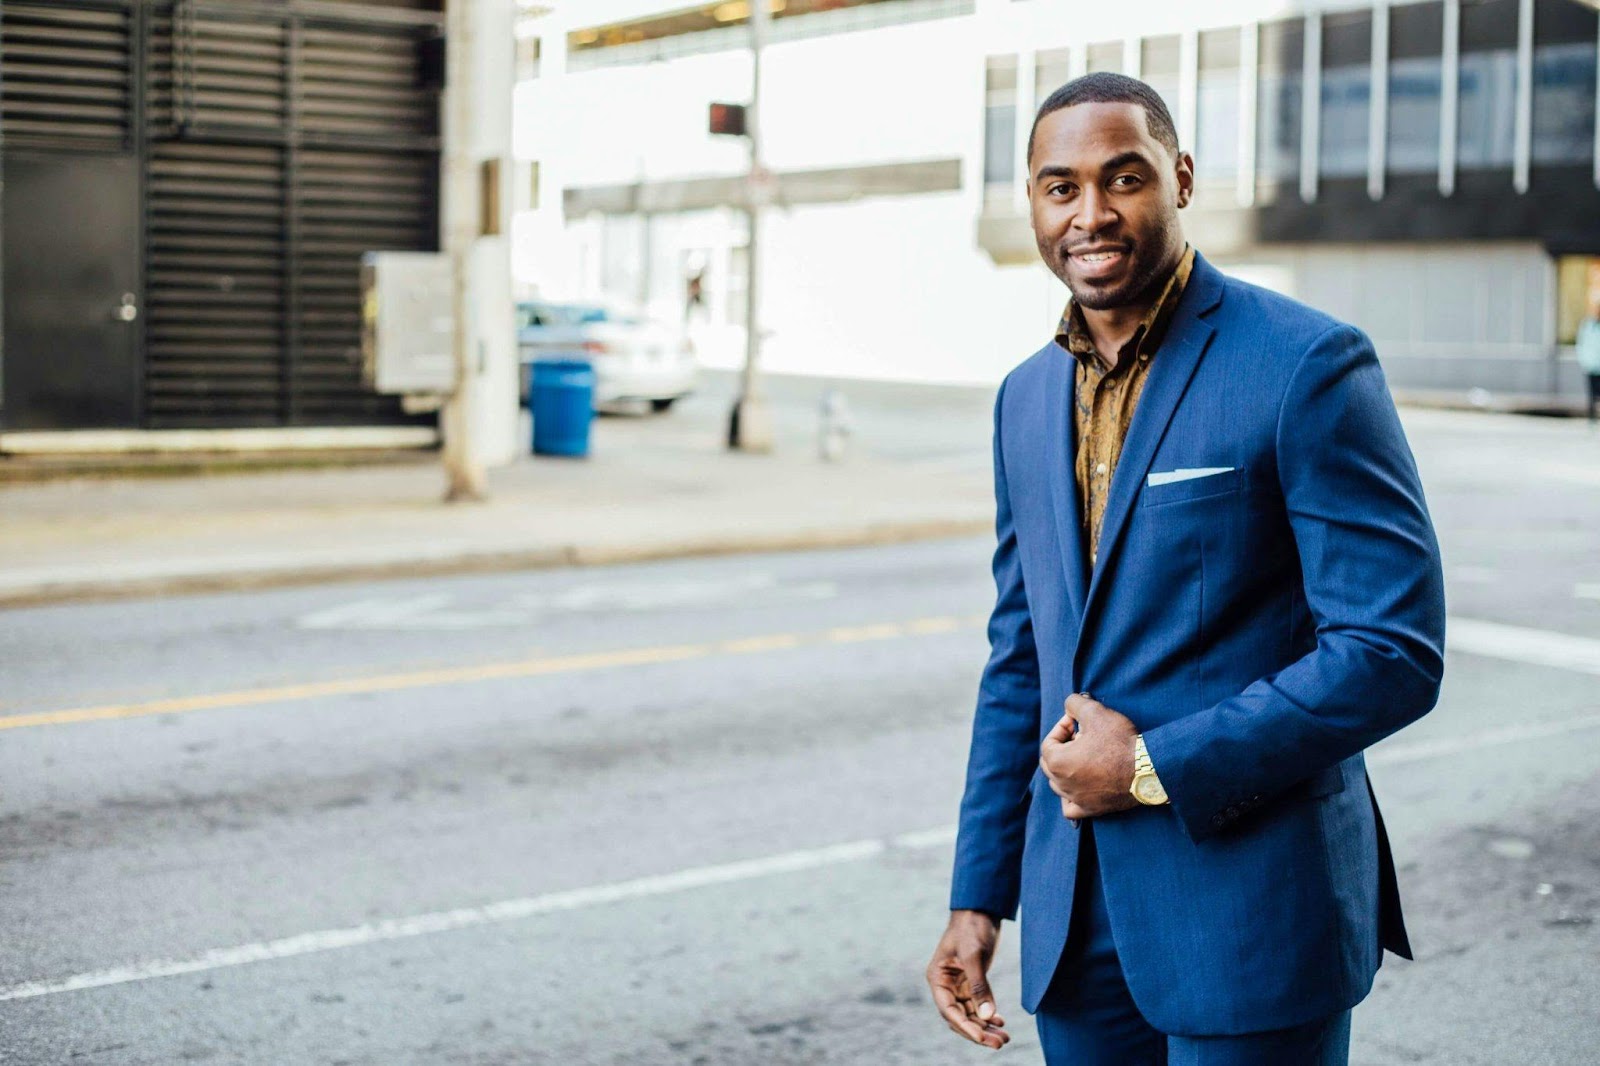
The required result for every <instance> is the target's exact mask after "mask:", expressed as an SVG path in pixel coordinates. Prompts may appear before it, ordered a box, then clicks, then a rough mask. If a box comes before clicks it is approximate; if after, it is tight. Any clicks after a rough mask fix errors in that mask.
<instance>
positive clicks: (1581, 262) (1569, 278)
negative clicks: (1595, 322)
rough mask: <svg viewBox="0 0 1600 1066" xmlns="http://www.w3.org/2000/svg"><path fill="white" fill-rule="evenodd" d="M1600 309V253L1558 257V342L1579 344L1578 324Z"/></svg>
mask: <svg viewBox="0 0 1600 1066" xmlns="http://www.w3.org/2000/svg"><path fill="white" fill-rule="evenodd" d="M1596 308H1600V256H1590V255H1564V256H1561V257H1560V258H1558V259H1557V260H1556V342H1557V343H1558V344H1576V343H1577V342H1578V324H1579V323H1580V322H1582V321H1583V320H1584V319H1585V318H1587V317H1588V316H1589V315H1590V314H1591V313H1593V311H1594V310H1595V309H1596Z"/></svg>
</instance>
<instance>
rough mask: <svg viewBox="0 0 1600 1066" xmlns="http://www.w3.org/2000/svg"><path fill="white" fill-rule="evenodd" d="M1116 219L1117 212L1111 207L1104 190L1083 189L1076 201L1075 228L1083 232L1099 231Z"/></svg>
mask: <svg viewBox="0 0 1600 1066" xmlns="http://www.w3.org/2000/svg"><path fill="white" fill-rule="evenodd" d="M1116 221H1117V214H1116V212H1115V211H1113V210H1112V209H1111V201H1110V199H1109V198H1108V197H1107V196H1106V194H1105V193H1104V191H1102V190H1100V189H1096V188H1093V187H1091V188H1087V189H1085V190H1083V195H1082V197H1080V199H1079V201H1078V217H1077V219H1076V220H1075V223H1076V228H1078V229H1080V230H1083V231H1084V232H1085V233H1099V232H1100V231H1101V230H1103V229H1105V228H1106V227H1108V226H1110V225H1112V224H1114V223H1115V222H1116Z"/></svg>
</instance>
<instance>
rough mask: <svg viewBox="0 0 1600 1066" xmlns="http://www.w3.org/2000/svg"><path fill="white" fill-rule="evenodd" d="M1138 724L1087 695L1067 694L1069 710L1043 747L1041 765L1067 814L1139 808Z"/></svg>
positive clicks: (1082, 815)
mask: <svg viewBox="0 0 1600 1066" xmlns="http://www.w3.org/2000/svg"><path fill="white" fill-rule="evenodd" d="M1137 735H1138V730H1136V729H1134V727H1133V723H1132V722H1130V721H1128V719H1127V718H1126V717H1124V716H1123V715H1120V714H1118V713H1117V712H1116V711H1113V710H1112V709H1111V708H1110V707H1107V706H1106V705H1105V704H1103V703H1101V702H1099V701H1098V700H1094V699H1091V698H1090V697H1088V696H1084V695H1072V696H1068V697H1067V713H1066V714H1064V715H1062V716H1061V721H1059V722H1057V723H1056V724H1055V728H1054V729H1052V730H1050V735H1049V736H1047V737H1045V738H1044V743H1043V744H1042V745H1040V747H1039V765H1040V767H1042V768H1043V770H1044V774H1045V777H1047V778H1048V779H1049V781H1050V790H1051V791H1052V792H1054V793H1055V794H1056V795H1058V796H1060V797H1061V813H1062V814H1064V815H1066V816H1067V817H1068V818H1094V817H1096V816H1097V815H1101V814H1110V813H1112V812H1113V811H1125V810H1128V809H1129V808H1130V807H1137V806H1138V805H1139V801H1138V800H1136V799H1134V798H1133V794H1132V793H1131V792H1129V791H1128V789H1130V788H1131V787H1132V786H1133V740H1134V737H1135V736H1137Z"/></svg>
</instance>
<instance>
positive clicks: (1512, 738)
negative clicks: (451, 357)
mask: <svg viewBox="0 0 1600 1066" xmlns="http://www.w3.org/2000/svg"><path fill="white" fill-rule="evenodd" d="M1586 729H1600V714H1589V715H1583V716H1581V717H1578V718H1567V719H1564V720H1562V721H1557V722H1539V723H1535V724H1533V725H1524V726H1514V727H1504V726H1502V727H1497V728H1495V729H1493V730H1486V731H1483V732H1480V733H1476V734H1473V735H1470V736H1463V737H1451V738H1450V739H1448V740H1421V741H1417V742H1415V743H1411V744H1380V745H1378V746H1377V747H1376V748H1374V749H1372V750H1371V751H1370V752H1368V753H1367V761H1368V762H1369V763H1372V764H1373V765H1376V766H1382V765H1386V764H1389V763H1405V762H1421V761H1422V760H1424V759H1438V758H1442V757H1444V756H1446V755H1464V754H1466V753H1467V752H1469V751H1477V750H1478V749H1479V748H1487V747H1498V746H1499V745H1501V744H1517V743H1521V742H1522V741H1527V740H1547V739H1549V738H1550V737H1559V736H1564V735H1565V734H1567V733H1581V732H1583V731H1584V730H1586Z"/></svg>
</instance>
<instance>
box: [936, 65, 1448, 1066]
mask: <svg viewBox="0 0 1600 1066" xmlns="http://www.w3.org/2000/svg"><path fill="white" fill-rule="evenodd" d="M1028 159H1029V176H1028V199H1029V204H1030V210H1031V216H1032V223H1033V229H1034V233H1035V236H1036V238H1037V240H1038V245H1039V252H1040V255H1041V256H1042V257H1043V258H1044V261H1045V263H1046V264H1047V265H1048V266H1049V267H1050V268H1051V270H1052V271H1054V273H1055V274H1056V275H1057V276H1058V277H1060V278H1061V280H1062V281H1064V282H1065V283H1066V284H1067V287H1068V288H1069V289H1070V291H1071V294H1072V299H1071V302H1070V304H1069V306H1068V310H1067V314H1066V315H1065V316H1064V317H1063V319H1062V326H1061V330H1060V332H1059V333H1058V335H1057V337H1056V339H1055V340H1054V341H1053V342H1052V343H1050V344H1047V345H1046V346H1045V347H1044V348H1043V349H1041V350H1040V351H1039V352H1037V353H1036V354H1035V355H1033V356H1032V357H1031V358H1029V359H1028V360H1027V361H1026V362H1024V363H1023V364H1022V365H1020V366H1018V367H1017V368H1016V369H1015V370H1013V371H1012V372H1011V374H1010V375H1009V376H1008V377H1007V378H1006V380H1005V382H1004V383H1003V384H1002V385H1001V388H1000V393H999V396H998V398H997V400H996V403H995V427H994V470H995V497H996V510H997V517H996V532H997V535H998V542H999V543H998V547H997V549H996V551H995V555H994V577H995V584H996V587H997V598H996V602H995V607H994V611H993V614H992V616H991V618H990V622H989V639H990V645H991V648H992V651H991V654H990V657H989V661H988V664H987V666H986V667H985V669H984V673H983V680H982V684H981V686H980V691H979V696H978V704H977V711H976V714H975V718H974V722H973V730H972V746H971V752H970V756H969V760H968V767H967V785H966V793H965V796H964V798H963V799H962V804H961V821H960V833H959V837H958V839H957V843H956V858H955V871H954V877H953V885H952V889H951V898H950V906H951V916H950V924H949V927H948V928H947V930H946V932H945V935H944V937H943V938H942V940H941V941H940V944H939V947H938V949H937V951H936V952H935V955H934V958H933V961H932V962H931V963H930V964H929V967H928V981H929V985H930V986H931V988H932V990H933V994H934V999H935V1001H936V1003H937V1005H938V1006H939V1008H940V1011H941V1013H942V1014H943V1015H944V1017H945V1020H946V1021H947V1022H948V1024H949V1025H950V1027H951V1028H952V1029H954V1030H955V1031H956V1032H958V1033H960V1034H961V1035H963V1036H965V1037H967V1038H968V1039H970V1040H972V1041H974V1042H976V1043H980V1044H984V1045H986V1046H988V1047H992V1048H998V1047H1002V1046H1004V1044H1005V1043H1006V1041H1007V1039H1008V1034H1007V1031H1006V1029H1005V1022H1004V1020H1003V1018H1001V1016H1000V1015H999V1014H998V1013H997V1012H996V1009H995V1003H994V997H993V994H992V992H991V990H990V988H989V985H988V983H987V979H986V974H987V972H988V968H989V962H990V960H991V958H992V957H993V954H994V949H995V943H996V941H997V938H998V935H999V928H1000V922H1001V921H1002V919H1006V918H1011V917H1014V916H1015V915H1016V913H1017V910H1018V908H1019V906H1020V909H1021V914H1022V1005H1023V1007H1024V1008H1025V1009H1027V1010H1029V1011H1031V1012H1035V1013H1036V1014H1037V1023H1038V1028H1039V1033H1040V1038H1041V1040H1042V1042H1043V1045H1044V1051H1045V1058H1046V1061H1047V1062H1049V1063H1051V1064H1053V1066H1054V1064H1068V1063H1071V1064H1073V1066H1095V1064H1105V1066H1154V1064H1158V1063H1164V1064H1170V1066H1180V1064H1202V1063H1203V1064H1207V1066H1242V1064H1262V1066H1301V1064H1310V1066H1324V1064H1335V1063H1339V1064H1342V1063H1346V1062H1347V1061H1348V1055H1349V1032H1350V1028H1349V1027H1350V1010H1351V1008H1352V1007H1353V1006H1354V1005H1355V1004H1356V1003H1358V1002H1360V1000H1361V999H1362V998H1363V997H1365V996H1366V994H1367V992H1368V991H1369V990H1370V989H1371V987H1372V981H1373V977H1374V975H1375V973H1376V971H1377V969H1378V965H1379V960H1380V956H1381V954H1382V952H1383V950H1384V949H1388V950H1390V951H1394V952H1396V953H1397V954H1400V955H1403V956H1407V957H1409V954H1410V947H1409V944H1408V943H1407V939H1406V932H1405V926H1404V924H1403V922H1402V919H1401V914H1400V902H1399V896H1398V891H1397V887H1396V884H1395V874H1394V863H1393V860H1392V859H1391V857H1390V854H1389V846H1388V841H1387V839H1386V837H1385V834H1384V829H1383V821H1382V818H1381V816H1380V815H1379V813H1378V807H1377V802H1376V800H1375V799H1374V797H1373V795H1372V791H1371V786H1370V784H1369V783H1368V780H1367V772H1366V767H1365V763H1364V761H1363V757H1362V752H1363V750H1364V749H1366V748H1367V747H1368V746H1370V745H1372V744H1373V743H1375V742H1376V741H1378V740H1380V739H1382V738H1383V737H1385V736H1388V735H1389V734H1390V733H1393V732H1394V731H1395V730H1397V729H1400V728H1401V727H1402V726H1405V725H1407V724H1408V723H1410V722H1412V721H1414V720H1416V719H1417V718H1419V717H1421V716H1422V715H1423V714H1425V713H1427V711H1428V710H1429V709H1431V708H1432V707H1433V705H1434V702H1435V701H1436V699H1437V697H1438V691H1439V682H1440V677H1441V675H1442V672H1443V643H1444V592H1443V578H1442V575H1441V570H1440V565H1439V551H1438V544H1437V541H1436V539H1435V537H1434V533H1433V529H1432V526H1431V524H1430V521H1429V518H1428V513H1427V509H1426V506H1425V504H1424V501H1423V495H1422V487H1421V484H1420V482H1419V479H1418V477H1417V471H1416V467H1415V464H1414V463H1413V460H1412V457H1411V453H1410V450H1409V449H1408V447H1407V445H1406V440H1405V437H1404V434H1403V433H1402V430H1401V427H1400V423H1399V419H1398V418H1397V417H1396V414H1395V410H1394V405H1393V402H1392V401H1391V399H1390V397H1389V393H1388V391H1387V388H1386V386H1385V384H1384V379H1383V374H1382V372H1381V371H1380V370H1379V367H1378V361H1377V357H1376V356H1375V354H1374V352H1373V349H1372V344H1371V342H1370V341H1369V340H1368V339H1367V338H1366V337H1365V336H1364V335H1363V334H1362V333H1360V332H1359V331H1358V330H1356V329H1353V328H1352V327H1350V326H1347V325H1344V324H1342V323H1340V322H1337V321H1335V320H1334V319H1332V318H1330V317H1328V316H1327V315H1324V314H1321V313H1319V312H1317V311H1314V310H1312V309H1310V308H1307V307H1305V306H1303V305H1301V304H1298V303H1295V302H1294V301H1292V300H1289V299H1286V298H1285V297H1282V296H1278V295H1275V294H1273V293H1270V292H1267V291H1265V290H1262V289H1259V288H1256V287H1254V286H1251V285H1247V284H1244V283H1243V282H1240V281H1237V280H1234V279H1232V278H1229V277H1226V276H1224V275H1223V274H1222V273H1220V272H1219V271H1217V270H1216V269H1215V268H1214V267H1212V266H1211V265H1210V264H1209V263H1207V262H1206V261H1205V259H1204V258H1202V257H1201V256H1200V255H1198V254H1197V253H1195V252H1194V251H1193V250H1191V249H1189V248H1188V246H1187V245H1186V244H1185V242H1184V238H1183V235H1182V230H1181V227H1180V225H1179V220H1178V211H1179V209H1180V208H1182V207H1184V206H1186V205H1187V204H1188V202H1189V199H1190V197H1191V196H1192V194H1193V187H1194V163H1193V160H1192V159H1191V158H1190V156H1189V155H1188V154H1187V153H1184V152H1180V151H1179V150H1178V144H1177V136H1176V133H1175V132H1174V128H1173V124H1172V119H1171V116H1170V115H1169V114H1168V112H1167V109H1166V107H1165V106H1164V105H1163V104H1162V102H1161V99H1160V97H1159V96H1157V95H1156V94H1155V92H1154V91H1152V90H1151V89H1150V88H1149V87H1148V86H1147V85H1145V84H1144V83H1143V82H1139V81H1136V80H1134V79H1132V78H1126V77H1123V76H1121V75H1115V74H1091V75H1088V76H1087V77H1084V78H1080V79H1078V80H1076V81H1074V82H1071V83H1069V84H1067V85H1066V86H1063V87H1062V88H1061V89H1059V90H1057V91H1056V92H1055V93H1054V94H1053V95H1052V96H1051V97H1050V98H1049V99H1047V100H1046V101H1045V103H1044V104H1043V106H1042V107H1041V108H1040V111H1039V115H1038V117H1037V118H1036V119H1035V123H1034V130H1033V133H1032V135H1031V138H1030V146H1029V152H1028ZM1090 693H1092V696H1091V695H1089V694H1090ZM1063 712H1064V713H1063Z"/></svg>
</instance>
